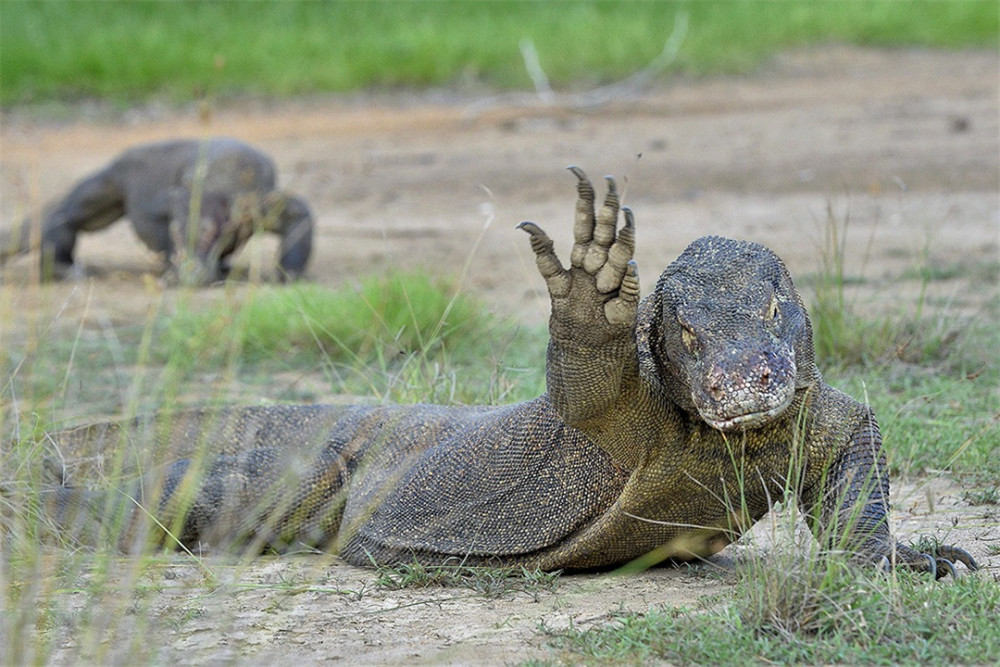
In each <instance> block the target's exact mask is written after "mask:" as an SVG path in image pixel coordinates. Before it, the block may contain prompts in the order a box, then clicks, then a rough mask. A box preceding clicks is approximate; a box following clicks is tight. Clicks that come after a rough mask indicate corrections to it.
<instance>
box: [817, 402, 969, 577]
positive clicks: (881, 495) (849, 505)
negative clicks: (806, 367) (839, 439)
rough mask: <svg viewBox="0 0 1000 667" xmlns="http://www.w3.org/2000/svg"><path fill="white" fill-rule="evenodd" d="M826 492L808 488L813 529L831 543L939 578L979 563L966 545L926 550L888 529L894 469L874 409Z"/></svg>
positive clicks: (842, 453)
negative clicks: (901, 540) (890, 468)
mask: <svg viewBox="0 0 1000 667" xmlns="http://www.w3.org/2000/svg"><path fill="white" fill-rule="evenodd" d="M817 486H818V487H821V488H822V489H823V490H822V493H821V494H820V495H817V494H816V493H814V492H809V491H807V492H805V493H804V494H803V496H804V497H803V500H804V502H805V506H807V507H810V506H811V507H814V508H815V509H814V510H813V511H812V512H811V513H810V515H809V516H810V523H811V525H812V528H813V532H814V533H815V534H816V536H817V537H818V538H819V539H820V540H821V542H824V543H825V544H826V546H828V547H830V548H832V549H836V550H843V551H846V552H848V553H850V554H852V555H853V556H854V557H855V558H857V559H860V560H862V561H867V562H874V563H876V564H880V565H881V566H883V567H885V568H887V569H888V568H889V567H904V568H907V569H911V570H916V571H918V572H929V573H930V574H931V575H932V576H934V577H935V578H941V577H943V576H945V575H947V574H950V575H952V576H953V577H954V576H956V570H955V563H959V562H961V563H963V564H965V566H966V567H967V568H969V569H970V570H975V569H978V565H977V563H976V561H975V559H974V558H973V557H972V555H971V554H969V553H968V552H967V551H965V550H964V549H962V548H960V547H956V546H951V545H939V546H937V547H936V548H935V549H933V550H932V551H933V553H924V552H921V551H918V550H916V549H913V548H911V547H908V546H906V545H904V544H900V543H897V542H896V541H895V540H893V539H892V536H891V534H890V532H889V524H888V519H889V473H888V468H887V465H886V460H885V453H884V451H883V449H882V437H881V434H880V432H879V427H878V423H877V422H876V421H875V417H874V415H872V414H871V412H870V411H868V410H867V409H866V410H864V411H863V414H862V415H861V418H860V420H859V423H858V424H857V425H855V427H854V428H853V429H852V430H851V433H850V436H849V438H848V441H847V442H846V443H845V445H844V446H843V447H841V448H840V450H839V451H838V452H837V454H836V457H835V458H834V460H833V464H832V466H831V467H830V468H829V470H828V472H827V474H826V476H825V480H824V483H822V484H820V485H817Z"/></svg>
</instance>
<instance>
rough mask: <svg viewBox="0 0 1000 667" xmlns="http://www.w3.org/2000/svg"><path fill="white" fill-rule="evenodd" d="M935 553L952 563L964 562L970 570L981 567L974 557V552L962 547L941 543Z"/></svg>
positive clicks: (939, 557)
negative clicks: (971, 552)
mask: <svg viewBox="0 0 1000 667" xmlns="http://www.w3.org/2000/svg"><path fill="white" fill-rule="evenodd" d="M934 555H935V556H937V557H938V559H945V560H948V561H950V562H951V563H955V562H959V563H962V564H963V565H965V567H967V568H969V569H970V570H978V569H979V563H977V562H976V559H975V558H973V557H972V554H970V553H969V552H968V551H966V550H965V549H962V548H961V547H956V546H951V545H941V546H939V547H938V548H937V549H935V550H934Z"/></svg>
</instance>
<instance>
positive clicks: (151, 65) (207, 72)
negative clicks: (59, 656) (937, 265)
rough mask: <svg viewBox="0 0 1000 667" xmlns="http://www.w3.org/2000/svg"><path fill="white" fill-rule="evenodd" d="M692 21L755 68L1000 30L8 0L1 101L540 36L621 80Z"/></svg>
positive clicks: (731, 12) (425, 77)
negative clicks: (841, 49)
mask: <svg viewBox="0 0 1000 667" xmlns="http://www.w3.org/2000/svg"><path fill="white" fill-rule="evenodd" d="M681 10H683V11H684V12H686V13H687V15H688V17H689V20H688V30H687V33H686V37H685V40H684V42H683V44H682V46H681V48H680V51H679V52H678V54H677V58H676V60H675V61H674V63H673V65H672V69H673V71H675V72H679V73H685V74H703V73H711V72H745V71H748V70H750V69H752V68H754V67H755V66H757V65H758V64H759V63H760V62H761V61H762V60H763V59H765V58H767V57H768V56H769V55H771V54H773V53H775V52H776V51H778V50H781V49H787V48H791V47H799V46H807V45H814V44H824V43H831V42H837V43H851V44H861V45H871V46H881V47H893V46H909V45H917V46H932V47H948V48H956V47H987V48H992V47H995V45H996V40H997V36H998V34H1000V29H998V23H1000V17H998V14H1000V11H998V9H997V6H996V3H995V2H992V1H990V0H986V1H978V0H961V1H957V2H946V1H937V0H899V1H887V0H854V1H852V2H813V1H810V0H789V1H782V0H775V1H771V2H756V1H751V0H734V1H728V2H727V1H719V2H713V1H701V2H689V3H671V2H641V3H628V4H620V3H614V2H574V3H568V2H467V1H465V2H456V1H443V2H376V1H370V2H360V1H359V2H320V1H318V2H255V3H243V2H183V3H178V2H162V1H150V2H65V1H63V0H51V1H47V2H46V1H37V0H31V1H25V0H5V1H4V2H3V3H0V76H2V84H0V104H2V105H5V106H6V105H12V104H22V103H30V102H42V101H47V100H73V99H79V98H88V97H89V98H93V97H98V98H105V99H110V100H116V101H118V102H120V103H122V104H131V103H136V102H140V101H144V100H149V99H152V98H160V99H163V98H166V99H169V100H173V101H184V100H192V99H201V98H205V97H213V96H230V95H235V94H252V95H261V96H273V97H283V96H289V95H299V94H304V93H320V92H330V91H350V90H358V89H371V88H386V87H400V86H402V87H422V86H428V85H434V86H440V85H455V84H461V83H463V82H470V81H472V82H481V83H486V84H488V85H491V86H500V87H509V88H527V87H530V85H531V82H530V80H529V78H528V75H527V74H526V72H525V67H524V63H523V61H522V57H521V54H520V50H519V43H520V42H521V40H523V39H530V40H532V42H533V43H534V45H535V47H536V49H537V51H538V54H539V58H540V61H541V65H542V67H543V68H544V70H545V71H546V73H547V75H548V76H549V78H550V79H551V80H552V82H553V83H554V84H556V85H557V86H566V85H570V84H572V85H577V86H579V85H593V84H597V83H601V82H607V81H611V80H616V79H619V78H621V77H624V76H626V75H627V74H629V73H632V72H634V71H636V70H638V69H641V68H642V67H644V66H645V65H646V64H647V63H649V62H650V61H652V60H653V59H654V58H655V57H656V56H657V55H658V54H659V53H660V51H661V50H662V49H663V46H664V43H665V41H666V38H667V35H668V34H669V33H670V32H671V29H672V27H673V25H674V20H675V16H676V14H677V13H678V11H681Z"/></svg>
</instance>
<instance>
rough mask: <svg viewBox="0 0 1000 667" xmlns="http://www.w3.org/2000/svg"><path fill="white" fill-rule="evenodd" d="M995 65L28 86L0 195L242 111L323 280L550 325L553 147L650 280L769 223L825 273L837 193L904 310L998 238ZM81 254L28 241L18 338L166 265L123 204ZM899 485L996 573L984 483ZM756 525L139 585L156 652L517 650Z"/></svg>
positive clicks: (863, 248)
mask: <svg viewBox="0 0 1000 667" xmlns="http://www.w3.org/2000/svg"><path fill="white" fill-rule="evenodd" d="M997 74H998V58H997V54H996V53H995V52H970V53H939V52H929V51H907V50H898V51H866V50H858V49H839V48H830V49H823V50H819V51H810V52H807V53H797V54H791V55H786V56H782V57H780V58H777V59H776V60H775V61H774V62H773V63H772V64H771V65H770V66H768V67H767V68H765V69H764V70H763V71H761V72H759V73H758V74H756V75H754V76H751V77H741V78H726V77H719V78H712V79H707V80H699V81H685V80H678V81H671V82H667V83H664V84H663V85H661V86H659V87H657V88H656V89H654V90H649V91H643V92H640V93H637V94H635V95H633V96H630V97H629V98H628V99H622V100H619V101H617V102H614V103H611V104H608V105H606V106H604V107H601V108H597V109H591V110H588V111H587V112H582V111H576V110H571V109H563V108H558V107H544V106H540V105H538V106H536V105H528V106H524V105H520V106H518V105H511V104H510V103H508V102H506V101H505V100H504V98H503V97H500V98H497V100H496V101H495V102H494V103H492V104H490V105H487V106H485V107H481V106H479V107H477V106H474V105H475V104H476V103H477V102H478V100H476V99H471V98H467V97H463V96H462V95H461V94H459V93H453V92H449V93H433V94H412V95H411V94H395V95H390V94H379V95H365V96H352V97H347V98H334V99H324V100H310V101H302V102H292V103H287V104H286V103H283V104H280V105H277V106H273V105H266V104H248V105H245V106H242V107H239V108H237V107H235V106H232V107H225V108H221V109H217V110H215V111H213V112H212V113H210V114H199V113H197V110H196V109H192V110H190V111H189V112H188V111H170V112H153V111H149V110H146V111H144V112H133V113H129V114H124V115H117V116H115V117H113V118H109V117H102V118H98V119H96V120H94V119H88V118H86V117H78V118H75V119H73V120H71V121H64V122H53V121H50V120H43V119H40V118H38V117H37V116H35V115H32V114H30V113H25V112H21V111H17V112H13V113H10V114H7V115H6V117H5V118H4V122H3V125H2V127H0V150H2V152H0V187H2V200H0V215H2V222H3V224H4V225H10V224H13V221H15V220H17V219H19V218H20V216H21V215H23V214H26V213H29V212H31V211H35V210H37V207H38V205H39V203H40V202H41V201H43V200H46V199H49V198H51V197H53V196H56V195H58V194H60V193H62V192H63V191H65V190H66V189H67V188H68V187H69V186H70V185H71V184H72V183H74V182H75V181H76V180H77V179H79V178H81V177H82V176H84V175H85V174H87V173H88V172H89V171H91V170H93V169H96V168H98V167H100V166H101V165H103V164H104V163H105V162H107V161H108V160H109V159H111V158H112V157H113V156H114V155H115V154H117V153H118V152H119V151H121V150H123V149H124V148H126V147H127V146H130V145H132V144H134V143H137V142H140V141H149V140H157V139H163V138H169V137H177V136H208V135H219V134H224V135H232V136H236V137H239V138H241V139H244V140H247V141H250V142H252V143H254V144H257V145H259V146H261V147H262V148H263V149H265V150H266V151H268V152H269V153H270V154H271V155H273V156H274V158H275V160H276V161H277V163H278V165H279V168H280V170H281V175H280V178H281V182H282V183H283V184H284V185H285V186H286V187H288V188H289V189H291V190H294V191H296V192H298V193H299V194H301V195H303V196H305V197H306V198H307V199H308V200H309V201H310V202H311V204H312V206H313V208H314V213H315V214H316V216H317V219H318V238H317V243H316V247H315V256H314V260H313V263H312V266H311V269H310V272H309V277H310V279H311V280H315V281H317V282H319V283H322V284H326V285H338V284H343V283H344V282H345V281H350V280H353V279H354V278H355V277H357V276H361V275H365V274H370V273H372V272H377V271H380V270H384V269H386V268H387V267H394V268H398V267H402V268H417V267H423V268H425V269H426V270H427V271H431V272H435V273H442V274H451V275H461V274H463V273H464V275H465V277H464V282H465V285H466V287H467V289H469V290H471V291H473V292H475V293H477V294H479V295H481V296H482V298H483V299H485V300H486V302H487V303H488V304H489V305H490V307H491V308H493V309H494V310H495V311H496V312H497V313H500V314H502V315H505V316H509V317H511V318H513V319H514V320H515V321H520V322H525V323H530V324H537V323H540V322H544V321H545V319H546V317H547V307H548V304H547V299H546V298H545V294H544V286H543V284H542V281H541V280H540V279H539V278H538V276H537V275H536V272H535V268H534V262H533V258H532V256H531V253H530V250H529V247H528V244H527V240H526V238H524V236H523V235H522V234H521V233H519V232H517V231H516V230H514V225H515V224H517V223H518V222H520V221H521V220H526V219H530V220H534V221H536V222H538V223H539V224H542V225H543V226H545V228H546V229H547V230H548V231H549V232H550V234H552V236H553V237H554V238H555V239H556V243H557V250H559V251H560V252H561V254H562V256H567V255H568V248H569V239H570V223H571V220H572V205H573V198H574V192H573V178H572V177H571V176H570V175H568V174H565V173H563V171H562V170H563V168H564V167H565V166H566V165H568V164H577V165H580V166H581V167H583V168H584V169H586V170H588V171H589V173H590V175H591V176H592V177H599V176H600V175H602V174H603V173H609V174H615V175H616V176H618V177H619V182H620V185H621V186H622V187H623V189H624V193H625V194H624V198H625V201H626V203H627V204H628V205H630V206H631V207H632V208H633V209H634V210H635V211H636V215H637V226H638V236H639V244H640V245H639V249H638V252H637V260H638V262H639V267H640V274H641V276H642V280H643V282H644V285H645V287H646V290H648V289H649V288H651V286H652V285H653V283H654V281H655V278H656V276H657V274H658V273H659V271H660V270H662V269H663V268H664V267H665V266H666V265H667V264H668V263H669V262H670V260H672V259H673V258H674V257H676V256H677V254H678V253H679V252H680V251H681V250H682V249H683V248H684V247H685V246H686V245H687V244H688V243H689V242H690V241H691V240H693V239H694V238H696V237H697V236H701V235H703V234H720V235H725V236H734V237H739V238H748V239H752V240H756V241H759V242H761V243H764V244H765V245H768V246H770V247H771V248H773V249H774V250H776V251H777V252H778V254H779V255H781V256H782V257H783V258H784V259H785V260H786V263H787V264H788V265H789V268H790V270H791V272H792V275H793V276H797V277H802V276H808V275H810V274H813V273H815V272H816V271H817V269H818V267H817V265H816V262H817V257H818V252H819V248H820V247H821V246H822V239H823V230H824V224H825V223H824V221H825V218H826V215H827V208H828V206H829V207H832V210H833V211H834V212H835V213H836V215H838V216H839V217H844V216H849V218H850V226H849V234H850V235H849V238H848V243H847V260H848V266H847V273H848V274H849V275H864V276H865V277H866V278H867V279H866V280H865V281H863V282H860V283H859V284H858V285H856V286H852V290H853V292H854V293H853V294H852V298H854V299H855V300H856V301H857V303H859V304H861V305H862V306H863V307H867V308H872V309H896V308H897V307H898V305H899V301H905V300H906V299H908V298H909V295H908V294H907V293H906V292H907V291H909V290H914V291H915V290H917V289H919V283H917V282H916V281H914V282H912V283H907V282H905V281H903V282H900V281H899V280H898V277H899V276H900V274H901V273H902V272H903V271H904V270H905V269H907V268H910V267H912V266H913V265H914V263H915V262H918V261H923V262H925V263H926V264H927V265H929V266H935V267H950V266H959V267H966V268H969V267H972V268H975V267H979V266H982V267H995V266H996V264H997V262H998V261H1000V260H998V252H1000V250H998V248H1000V220H998V211H1000V196H998V182H1000V158H998V155H1000V140H998V137H1000V129H998V118H1000V105H998V76H997ZM477 108H478V109H479V110H478V111H475V112H473V110H474V109H477ZM639 154H641V156H642V157H641V158H639V159H637V155H639ZM273 251H274V248H273V246H269V245H268V244H267V243H263V244H259V245H257V246H254V247H252V248H250V249H248V250H247V251H246V252H244V253H243V260H242V261H243V262H244V263H246V264H249V263H252V262H256V261H261V262H263V263H264V266H267V265H269V263H270V262H271V261H272V257H273ZM79 256H80V258H81V259H82V261H83V262H84V263H86V264H87V265H88V266H91V267H93V268H94V269H95V270H96V271H97V272H98V273H99V275H98V277H97V278H96V279H94V280H93V281H91V282H90V283H89V284H84V285H79V284H77V285H48V286H44V287H38V286H36V285H34V284H33V282H32V280H31V276H32V274H33V268H34V264H35V263H34V258H33V257H32V258H27V257H25V258H20V259H17V260H15V261H12V262H10V263H8V264H7V265H6V266H5V267H4V268H3V274H2V284H0V310H2V314H0V340H2V343H3V345H19V344H23V337H22V336H21V332H22V331H23V328H22V326H21V325H23V324H25V323H27V322H41V323H47V322H51V321H69V322H74V323H77V324H78V323H79V322H80V320H81V318H83V320H84V324H85V326H99V325H100V323H101V322H104V323H107V322H110V323H134V322H136V321H141V318H142V317H143V316H144V315H145V313H146V312H147V310H148V308H149V307H150V303H151V302H152V300H153V299H156V298H159V297H160V296H161V288H160V287H159V286H158V285H157V284H156V282H155V281H154V280H150V279H148V278H147V277H145V276H147V275H149V274H155V273H156V272H157V271H158V270H159V268H160V267H159V263H158V260H157V258H156V257H154V256H153V255H152V254H150V253H149V252H147V251H145V250H144V249H143V248H142V247H141V245H140V244H139V242H138V240H137V239H136V238H135V236H134V234H133V233H132V232H131V230H130V228H129V226H128V224H127V223H124V222H122V223H119V224H118V225H115V226H113V227H112V228H110V229H108V230H106V231H103V232H99V233H95V234H90V235H87V236H86V237H85V238H84V239H83V241H82V243H81V247H80V249H79ZM957 273H958V275H957V277H955V278H953V279H948V280H936V281H933V282H931V283H930V284H929V289H930V294H929V295H928V298H929V299H931V300H934V301H935V302H937V303H944V304H948V307H949V308H952V309H954V311H953V312H956V313H977V312H980V310H981V309H982V307H983V304H985V303H987V302H988V301H989V300H990V299H996V298H997V293H998V286H997V285H996V284H990V283H987V284H983V282H982V280H977V279H976V278H975V276H976V275H982V273H981V272H977V271H959V272H957ZM987 273H989V272H987ZM992 275H995V271H994V273H993V274H992ZM890 280H891V284H892V288H891V289H888V288H887V285H888V284H889V282H890ZM226 294H227V292H225V291H224V290H205V291H204V292H202V293H200V294H199V295H198V297H197V298H199V299H205V300H211V299H219V298H226ZM166 298H167V299H170V298H172V297H171V295H170V293H169V292H168V294H167V295H166ZM906 302H910V301H906ZM3 327H9V328H8V330H6V331H4V329H3ZM894 502H895V505H896V514H895V517H894V524H895V526H896V529H897V533H898V536H899V537H900V538H902V539H904V540H906V539H907V538H910V537H913V536H915V535H917V534H921V533H932V534H936V535H938V536H940V537H942V538H947V540H948V541H953V542H955V543H960V544H963V545H964V546H966V547H968V548H969V549H970V551H972V552H973V554H974V555H975V556H976V557H977V558H979V559H980V560H981V561H982V562H983V563H984V564H985V565H986V566H987V567H989V568H991V570H992V571H993V572H994V573H995V572H996V570H995V568H997V567H1000V558H998V557H997V556H989V555H988V551H987V549H988V547H989V545H991V544H992V545H996V543H997V541H998V540H1000V529H998V527H997V515H996V511H995V509H993V508H992V506H991V507H987V508H985V510H984V508H982V507H968V506H967V505H965V504H964V503H963V502H962V501H961V500H960V492H959V490H958V489H956V488H954V487H953V486H952V485H950V484H949V483H948V482H947V480H943V479H929V480H921V481H919V482H917V483H909V484H906V485H901V486H897V487H896V488H895V489H894ZM931 502H933V505H932V504H931ZM760 530H762V531H764V533H765V535H766V534H767V533H768V532H769V530H770V529H769V528H768V527H767V526H762V527H761V528H760ZM741 548H744V547H740V546H737V547H734V548H731V549H729V550H727V551H726V552H724V554H723V557H722V558H720V559H718V561H717V562H715V563H714V564H709V565H706V566H702V567H700V568H696V569H695V570H688V569H659V570H655V571H651V572H647V573H645V574H641V575H634V576H630V577H615V576H611V575H590V576H574V577H567V578H564V579H563V583H562V585H561V587H560V588H559V590H558V591H556V592H554V593H543V594H541V595H539V596H538V598H537V599H535V598H533V597H531V596H527V595H526V594H515V595H511V596H507V597H504V598H501V599H497V600H492V599H486V598H481V597H476V596H473V595H471V594H470V593H469V592H467V591H455V590H450V589H444V590H442V589H429V590H420V591H409V590H405V591H386V590H381V589H376V588H374V587H373V586H374V585H373V581H374V575H373V573H371V572H370V571H367V570H362V569H357V568H352V567H348V566H345V565H343V564H342V563H338V562H337V561H335V560H330V559H329V558H325V557H319V556H301V557H285V558H280V559H275V558H262V559H260V560H259V561H255V562H254V563H252V564H249V565H246V564H244V565H233V564H230V563H228V562H226V561H224V560H222V559H215V558H209V559H208V561H206V562H207V564H208V565H209V567H210V568H211V569H213V570H214V571H215V572H216V575H217V576H219V577H220V579H221V581H222V582H223V583H222V585H219V586H208V585H206V584H205V583H204V582H203V581H202V575H201V573H200V571H199V570H197V569H196V568H195V567H194V566H192V565H191V564H190V563H188V562H186V561H185V560H184V559H182V558H179V557H178V559H177V560H176V561H175V562H170V563H168V564H166V565H163V566H162V567H159V568H153V569H147V570H146V571H145V572H144V574H143V575H142V576H143V577H147V578H149V579H150V581H153V582H154V583H155V586H152V589H153V590H155V591H156V592H155V593H151V595H153V596H154V597H153V598H152V599H151V601H149V600H147V601H146V602H144V603H143V604H144V605H146V606H148V608H149V609H150V610H151V611H152V614H151V615H150V616H149V620H148V622H150V623H152V625H153V626H154V628H153V629H155V630H156V633H151V634H155V635H156V637H157V639H156V642H155V643H156V644H158V645H159V644H162V646H163V649H162V652H161V653H159V657H160V659H161V660H163V661H164V662H166V661H171V662H172V661H179V662H208V661H211V662H216V661H220V660H236V659H241V660H243V659H246V658H250V659H251V660H253V661H255V662H262V663H263V662H267V663H271V662H277V663H282V664H284V663H292V662H301V661H303V660H306V661H310V662H311V661H314V660H319V659H343V660H347V661H350V662H351V663H401V662H420V661H433V662H445V663H465V664H469V663H502V662H505V661H517V660H521V659H526V658H530V657H546V656H548V657H558V656H556V655H555V654H553V653H551V650H550V649H548V648H546V647H545V646H544V637H543V636H542V635H540V634H538V633H537V631H536V628H537V626H538V624H539V623H540V622H542V621H544V622H545V624H547V625H548V626H550V627H559V626H565V625H567V624H569V623H571V622H572V623H573V624H574V625H576V626H577V627H579V626H587V625H589V624H594V623H599V622H603V621H606V620H607V619H608V618H610V616H611V615H612V614H613V613H615V612H617V611H620V610H628V611H641V610H643V609H646V608H648V607H650V606H654V605H666V606H679V605H685V606H693V607H696V606H697V605H699V604H701V603H702V602H703V601H705V600H706V599H709V600H718V599H722V600H724V599H725V595H726V594H727V592H728V591H730V590H731V586H730V585H729V584H728V583H727V581H728V577H729V575H730V574H731V571H732V559H733V557H734V554H736V555H737V556H738V552H739V550H740V549H741ZM289 581H292V582H299V584H297V585H295V586H292V587H289V586H286V585H285V584H286V583H287V582H289ZM302 582H305V583H302ZM67 595H69V596H70V597H72V596H73V595H82V593H69V594H67ZM712 596H721V598H715V597H712ZM82 599H83V598H81V600H82ZM710 603H713V604H714V603H718V602H710ZM81 604H82V602H81ZM81 613H82V612H81ZM67 623H68V624H67V626H66V627H67V628H69V627H72V622H70V621H68V622H67ZM128 627H129V625H128V623H124V624H123V625H120V626H119V630H118V631H117V632H118V634H117V635H116V634H115V633H112V634H111V635H109V637H108V638H107V643H106V644H105V645H104V648H105V649H106V650H107V651H108V653H106V654H104V657H115V656H117V657H116V659H118V658H120V659H124V658H125V657H126V655H128V651H129V650H130V649H129V646H131V642H132V640H131V639H128V638H127V637H125V636H124V634H123V633H125V631H126V629H127V628H128ZM56 632H58V631H56ZM144 632H145V633H147V636H148V634H150V630H149V629H147V630H145V631H144ZM157 633H158V634H157ZM58 642H59V644H58V645H61V646H62V647H63V648H62V649H60V650H61V651H63V652H62V653H59V654H58V655H57V656H56V657H59V655H65V656H72V655H76V654H77V652H78V651H79V650H80V648H81V647H80V644H79V641H78V640H76V639H74V636H73V635H72V633H70V632H68V631H67V632H65V633H63V634H59V635H58Z"/></svg>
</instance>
